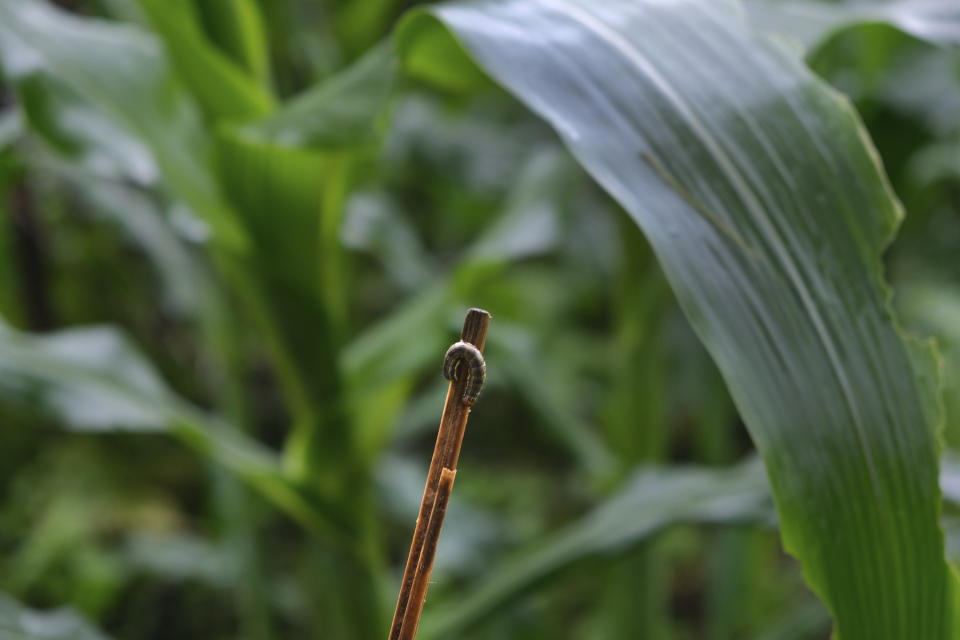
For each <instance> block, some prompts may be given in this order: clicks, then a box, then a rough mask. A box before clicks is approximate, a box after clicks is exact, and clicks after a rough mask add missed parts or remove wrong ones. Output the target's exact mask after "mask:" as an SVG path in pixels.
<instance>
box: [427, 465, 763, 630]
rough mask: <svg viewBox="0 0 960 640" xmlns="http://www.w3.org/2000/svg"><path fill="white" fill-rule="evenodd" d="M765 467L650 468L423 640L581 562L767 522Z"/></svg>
mask: <svg viewBox="0 0 960 640" xmlns="http://www.w3.org/2000/svg"><path fill="white" fill-rule="evenodd" d="M773 517H774V516H773V509H772V508H771V505H770V501H769V489H768V488H767V482H766V478H765V475H764V471H763V467H762V465H761V464H760V463H759V461H758V460H751V461H749V462H746V463H743V464H741V465H740V466H738V467H734V468H732V469H725V470H717V471H714V470H706V469H695V468H674V469H664V468H650V469H646V470H644V471H640V472H639V473H637V474H636V476H634V477H633V478H632V479H630V480H629V481H628V482H627V483H626V484H625V485H624V488H623V489H622V490H621V491H620V492H618V493H617V494H616V495H615V496H613V497H612V498H610V499H609V500H607V501H606V502H605V503H603V504H602V505H600V506H599V507H597V508H596V509H595V510H593V511H592V512H591V513H589V514H587V515H586V516H584V517H582V518H581V519H579V520H577V521H575V522H573V523H572V524H570V525H568V526H566V527H565V528H563V529H561V530H560V531H558V532H556V533H555V534H552V535H550V536H549V537H547V538H546V539H543V540H539V541H537V542H536V543H533V544H531V545H529V548H527V549H526V550H525V551H524V552H521V553H518V554H516V556H515V557H510V558H506V559H505V560H503V561H502V562H501V563H500V564H499V565H498V566H496V567H494V568H493V569H491V570H489V572H488V573H487V575H486V577H484V578H483V580H482V581H481V582H480V584H479V586H477V587H475V588H474V589H473V590H472V592H470V593H469V594H467V595H466V596H465V597H462V598H461V599H459V600H458V602H457V603H456V604H454V605H451V606H450V607H448V608H447V609H446V610H444V611H443V612H442V613H439V614H436V615H434V616H431V617H427V618H425V619H424V623H423V627H422V630H421V631H420V635H421V636H422V637H423V638H452V637H459V636H460V635H462V634H463V633H465V632H466V630H467V629H470V628H473V627H474V626H475V625H477V624H479V623H480V622H481V621H482V620H483V619H484V618H485V617H486V616H487V615H488V614H490V613H491V612H493V611H494V610H496V609H497V608H499V607H502V606H503V605H504V604H506V603H508V602H511V601H514V599H515V598H518V597H519V596H522V595H523V594H525V593H528V592H529V591H531V590H532V589H534V588H535V587H536V586H537V585H538V584H539V583H541V582H543V581H545V580H547V579H548V578H549V577H551V576H553V575H555V574H557V573H559V572H561V571H563V570H565V569H568V568H570V567H571V566H573V565H574V564H577V563H581V562H590V561H598V559H599V558H600V557H602V556H610V555H617V554H620V553H623V552H624V551H626V550H627V549H629V548H631V547H635V546H637V545H639V544H642V543H643V542H644V541H646V540H648V539H649V538H650V537H651V536H653V535H655V534H656V533H657V532H659V531H661V530H663V529H664V528H665V527H667V526H670V525H672V524H676V523H681V522H697V523H725V524H731V523H748V522H750V523H769V522H772V520H773Z"/></svg>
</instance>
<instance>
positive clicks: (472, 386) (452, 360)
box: [443, 340, 487, 406]
mask: <svg viewBox="0 0 960 640" xmlns="http://www.w3.org/2000/svg"><path fill="white" fill-rule="evenodd" d="M463 362H465V363H466V367H467V385H466V387H464V389H463V403H464V404H465V405H467V406H471V405H473V403H474V402H476V400H477V396H479V395H480V389H482V388H483V383H484V381H485V380H486V379H487V363H486V362H484V361H483V354H482V353H480V350H479V349H477V348H476V347H475V346H473V345H472V344H470V343H469V342H464V341H463V340H460V341H458V342H454V343H453V345H451V346H450V348H449V349H447V355H446V356H444V358H443V377H444V378H446V379H447V380H450V381H451V382H458V381H459V380H460V372H461V371H460V370H461V366H460V365H461V363H463Z"/></svg>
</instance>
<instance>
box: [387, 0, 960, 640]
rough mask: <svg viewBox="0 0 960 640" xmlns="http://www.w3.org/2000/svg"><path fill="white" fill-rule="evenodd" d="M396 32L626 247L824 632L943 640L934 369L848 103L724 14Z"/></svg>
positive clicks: (949, 608) (564, 2)
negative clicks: (443, 39)
mask: <svg viewBox="0 0 960 640" xmlns="http://www.w3.org/2000/svg"><path fill="white" fill-rule="evenodd" d="M444 25H445V26H446V27H447V28H448V29H449V30H450V32H452V34H454V35H455V37H456V38H457V39H458V40H459V43H455V42H453V41H452V40H451V41H450V42H448V43H447V48H446V50H445V54H444V55H443V56H435V57H433V58H432V59H428V58H426V57H425V56H423V55H422V51H420V50H419V47H420V46H421V44H422V43H427V44H428V45H429V46H430V47H431V48H432V50H434V51H436V50H437V47H438V45H437V41H438V38H439V36H438V35H437V34H438V33H443V29H442V27H443V26H444ZM397 36H398V49H399V51H400V53H401V55H402V56H403V57H404V59H405V60H413V61H415V62H416V64H415V65H413V66H410V67H408V69H409V70H410V71H411V72H414V73H418V74H421V75H423V76H424V77H427V78H429V79H432V80H434V81H437V80H440V81H442V80H444V79H445V78H448V77H450V72H449V71H444V68H443V67H444V65H445V64H447V62H448V61H450V62H451V64H454V65H458V66H461V65H463V63H464V58H465V52H469V55H471V56H472V57H473V58H474V60H476V62H477V63H478V64H479V65H480V67H482V68H483V69H484V70H485V71H486V72H487V73H488V74H489V75H490V76H492V77H493V78H494V79H495V80H496V81H497V82H499V83H500V84H502V85H503V86H504V87H505V88H507V89H508V90H509V91H510V92H512V93H513V94H514V95H516V96H517V97H518V98H519V99H520V100H521V101H523V102H524V103H525V104H526V105H527V106H529V107H530V108H531V109H532V110H533V111H534V112H536V113H538V114H539V115H541V116H542V117H543V118H544V119H546V120H547V121H548V122H549V123H550V124H552V125H553V126H554V128H555V129H556V130H557V132H558V133H559V135H560V136H561V138H563V140H564V141H565V142H566V143H567V145H568V146H569V148H570V149H571V151H572V152H573V154H574V155H575V156H576V157H577V158H578V160H579V161H580V162H581V163H582V164H583V165H584V167H585V168H586V169H587V171H588V172H589V173H590V174H591V175H592V176H593V177H594V179H595V180H596V181H597V182H598V183H599V184H600V185H601V186H603V187H604V188H605V189H606V190H607V191H608V192H609V193H610V194H611V195H612V196H613V197H614V198H616V200H617V201H619V203H620V204H621V205H623V207H624V208H625V209H626V210H627V212H628V213H629V214H630V215H631V216H632V217H633V218H634V220H635V221H636V222H637V224H638V225H639V226H640V227H641V229H642V230H643V231H644V232H645V234H646V235H647V237H648V239H649V240H650V243H651V244H652V246H653V248H654V251H655V253H656V254H657V256H658V258H659V260H660V262H661V265H662V266H663V268H664V271H665V273H666V275H667V278H668V280H669V281H670V283H671V285H672V286H673V288H674V291H675V292H676V295H677V297H678V299H679V301H680V303H681V305H682V307H683V309H684V311H685V313H686V314H687V316H688V318H689V319H690V321H691V324H692V325H693V327H694V328H695V330H696V331H697V333H698V335H699V336H700V338H701V339H702V340H703V342H704V344H705V345H706V346H707V348H708V350H709V351H710V353H711V354H712V356H713V358H714V359H715V361H716V362H717V364H718V366H719V369H720V371H721V372H722V374H723V376H724V379H725V380H726V383H727V385H728V387H729V389H730V391H731V395H732V397H733V398H734V400H735V402H736V404H737V407H738V408H739V410H740V413H741V415H742V416H743V418H744V421H745V423H746V424H747V426H748V428H749V430H750V433H751V435H752V437H753V439H754V441H755V443H756V445H757V448H758V449H759V451H760V454H761V456H762V457H763V460H764V462H765V464H766V468H767V472H768V474H769V477H770V481H771V485H772V488H773V493H774V498H775V502H776V506H777V509H778V513H779V515H780V519H781V522H782V535H783V541H784V544H785V546H786V548H787V549H788V550H789V551H790V552H791V553H793V554H794V555H796V556H797V557H798V558H799V560H800V562H801V563H802V566H803V569H804V572H805V576H806V578H807V580H808V582H809V584H810V585H811V586H812V587H813V589H814V590H815V591H816V592H817V593H818V594H819V595H820V596H821V598H822V599H823V600H824V601H825V603H826V604H827V606H828V608H829V609H830V611H831V614H832V616H833V618H834V620H835V624H836V627H835V628H836V634H837V636H838V637H842V638H844V639H846V640H850V639H852V638H869V639H871V640H876V639H882V638H891V639H894V638H896V639H902V638H908V637H910V638H931V639H933V638H952V637H956V636H957V634H958V633H960V626H958V625H960V622H958V616H957V612H958V609H960V607H958V603H957V591H956V583H955V577H954V575H953V574H952V572H951V570H950V569H949V568H948V566H947V564H946V562H945V560H944V543H943V534H942V532H941V530H940V528H939V526H938V513H939V510H940V492H939V489H938V486H937V465H938V461H937V456H938V451H937V436H936V423H937V419H936V414H937V411H936V403H935V401H934V393H935V391H934V389H935V379H936V377H935V374H934V366H933V358H932V353H931V350H930V349H929V348H928V347H921V346H918V345H915V344H913V343H910V342H908V341H906V340H905V339H904V338H903V337H902V336H901V335H900V333H899V331H898V329H897V326H896V323H895V322H894V320H893V319H892V317H891V314H890V311H889V309H888V306H887V300H886V292H885V287H884V284H883V282H882V279H881V275H880V274H881V268H880V261H879V255H880V253H881V251H882V250H883V248H884V246H885V245H886V243H887V242H888V241H889V239H890V238H891V236H892V235H893V233H894V231H895V229H896V227H897V224H898V222H899V220H900V218H901V216H902V212H901V210H900V208H899V206H898V204H897V201H896V199H895V197H894V195H893V194H892V192H891V191H890V189H889V187H888V185H887V183H886V181H885V179H884V176H883V173H882V171H881V169H880V167H879V163H878V160H877V156H876V153H875V151H874V150H873V148H872V146H871V145H870V143H869V141H868V138H867V136H866V134H865V132H864V130H863V128H862V126H861V124H860V122H859V120H858V119H857V116H856V114H855V113H854V111H853V109H852V108H851V107H850V105H849V103H848V102H847V101H846V100H844V99H843V98H842V97H841V96H839V95H838V94H837V93H835V92H834V91H832V90H830V89H829V88H828V87H827V86H825V85H824V84H823V83H822V82H821V81H819V80H818V79H817V78H815V77H814V76H813V75H812V74H811V73H810V72H809V71H808V70H807V69H806V68H804V67H803V65H802V63H801V61H800V60H799V58H798V56H797V54H796V53H795V52H793V51H789V50H784V49H782V48H780V47H779V46H778V45H777V44H776V43H775V42H772V41H768V40H766V39H763V38H760V37H757V36H756V35H754V34H753V33H751V32H750V31H749V29H748V28H747V27H746V25H745V18H744V15H743V12H742V9H741V8H740V7H739V5H737V4H736V3H734V2H729V1H709V2H708V1H706V0H684V1H678V2H672V3H662V2H654V1H653V0H646V1H641V2H632V1H631V2H628V1H618V0H610V1H607V2H593V3H584V2H575V1H573V0H541V1H539V2H520V1H515V0H503V1H498V2H491V3H487V4H482V5H451V6H444V7H439V8H435V9H430V10H421V11H418V12H415V13H413V14H412V15H410V16H409V17H408V18H407V19H406V20H405V21H404V22H403V23H402V24H401V26H400V28H399V30H398V33H397ZM461 47H462V48H461ZM453 84H454V85H459V84H460V83H457V82H453ZM455 88H459V87H456V86H455Z"/></svg>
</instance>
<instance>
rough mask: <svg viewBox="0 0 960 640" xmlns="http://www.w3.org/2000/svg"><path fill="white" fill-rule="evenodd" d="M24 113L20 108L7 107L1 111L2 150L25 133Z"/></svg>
mask: <svg viewBox="0 0 960 640" xmlns="http://www.w3.org/2000/svg"><path fill="white" fill-rule="evenodd" d="M23 129H24V127H23V113H22V112H21V110H20V109H18V108H7V109H4V110H3V113H0V151H5V150H6V149H7V148H8V147H9V146H10V145H12V144H13V143H14V142H16V141H17V139H19V138H20V136H21V135H23Z"/></svg>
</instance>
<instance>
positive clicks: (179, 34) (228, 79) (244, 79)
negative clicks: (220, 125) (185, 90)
mask: <svg viewBox="0 0 960 640" xmlns="http://www.w3.org/2000/svg"><path fill="white" fill-rule="evenodd" d="M216 4H223V3H216ZM235 4H236V3H230V5H229V6H231V7H232V6H233V5H235ZM140 5H141V6H142V7H143V9H144V11H145V12H146V13H147V15H148V16H149V18H150V22H151V24H152V25H153V28H154V29H155V30H156V32H157V33H158V34H159V35H160V36H161V37H162V38H163V40H164V42H165V43H166V47H167V52H168V53H169V55H170V59H171V61H172V62H173V65H174V66H175V67H176V69H177V74H178V77H179V78H180V79H182V80H183V82H184V83H185V84H186V85H187V87H189V88H190V90H191V91H192V92H193V94H194V95H195V96H196V98H197V101H198V102H199V103H200V105H201V106H203V109H204V111H205V112H206V113H207V115H208V116H210V117H211V118H214V119H219V118H224V119H235V120H247V119H251V118H257V117H261V116H264V115H266V114H267V113H269V112H270V111H271V110H272V109H273V102H274V101H273V97H272V96H271V95H270V93H269V92H268V91H267V90H266V89H264V87H263V86H262V85H261V84H259V83H258V82H257V80H256V79H255V78H254V77H253V76H251V75H250V74H248V73H247V72H246V70H245V69H243V68H241V67H239V66H238V65H237V64H236V63H235V62H234V61H233V60H232V59H230V58H229V57H227V55H226V54H225V53H224V52H222V51H220V50H219V49H217V48H216V47H215V46H214V45H213V44H212V43H210V42H209V41H208V40H207V39H206V36H205V34H204V33H203V31H202V29H201V28H200V24H199V16H198V15H197V13H196V11H195V9H194V5H193V0H140ZM226 6H227V5H224V7H226ZM227 13H230V12H229V11H227Z"/></svg>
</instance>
